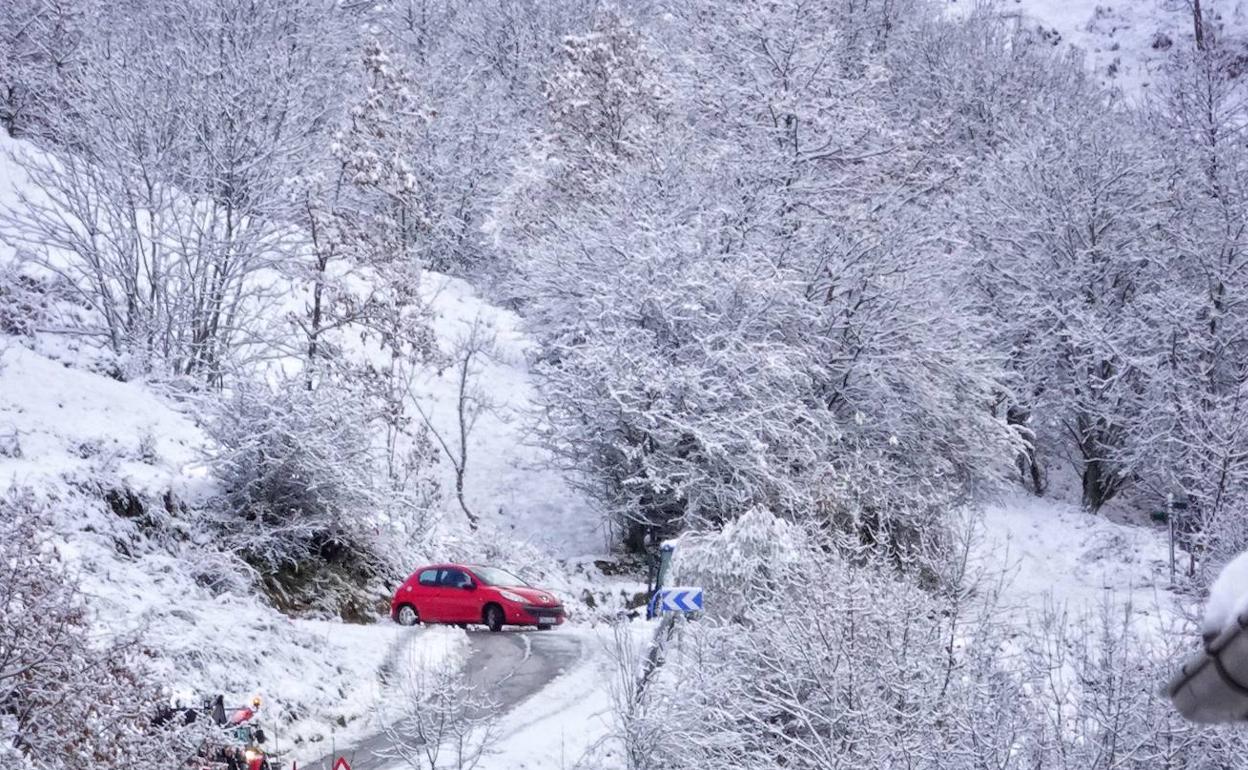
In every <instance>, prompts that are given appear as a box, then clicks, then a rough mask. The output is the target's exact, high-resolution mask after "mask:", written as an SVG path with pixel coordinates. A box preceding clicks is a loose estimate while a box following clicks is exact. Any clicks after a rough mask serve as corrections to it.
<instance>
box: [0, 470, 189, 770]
mask: <svg viewBox="0 0 1248 770" xmlns="http://www.w3.org/2000/svg"><path fill="white" fill-rule="evenodd" d="M47 531H48V523H47V520H46V511H44V510H42V509H41V504H40V503H38V502H37V501H36V500H35V498H34V497H33V495H31V494H30V493H24V492H18V491H14V490H9V491H8V492H5V493H3V494H2V495H0V761H3V762H4V764H5V765H6V766H8V767H20V768H32V770H70V768H80V767H91V766H110V767H117V766H124V765H126V764H130V763H133V762H135V761H142V762H148V763H152V764H155V765H159V766H162V767H180V766H181V765H182V763H183V762H185V761H186V760H188V759H190V758H191V757H192V756H193V755H194V753H195V751H196V749H197V747H198V742H199V741H198V737H199V736H198V734H196V733H194V732H193V731H188V730H185V729H183V726H182V725H167V726H166V727H163V728H158V727H156V726H154V725H153V724H152V720H153V718H154V717H155V716H156V708H157V706H158V702H159V688H158V687H157V684H156V682H157V679H156V677H155V674H154V673H153V672H152V671H151V670H150V669H149V668H148V665H147V662H146V659H145V655H144V650H143V647H142V645H141V643H140V642H139V640H138V639H135V638H117V637H112V636H108V635H102V634H101V633H100V630H99V628H98V626H97V624H96V622H95V620H94V619H93V617H92V615H91V610H90V607H89V605H88V602H87V601H86V600H85V598H84V597H83V596H82V594H81V593H79V591H78V588H77V585H76V581H75V579H74V576H73V574H72V573H71V572H70V571H69V570H68V568H67V567H66V566H65V565H64V564H62V563H61V561H60V559H59V558H58V556H57V552H56V549H55V547H54V545H53V543H52V541H51V539H50V538H49V537H48V535H47Z"/></svg>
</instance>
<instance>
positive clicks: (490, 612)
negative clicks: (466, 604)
mask: <svg viewBox="0 0 1248 770" xmlns="http://www.w3.org/2000/svg"><path fill="white" fill-rule="evenodd" d="M503 620H504V618H503V608H502V607H499V606H498V605H497V604H487V605H486V607H485V624H486V625H487V626H489V627H490V630H491V631H502V630H503Z"/></svg>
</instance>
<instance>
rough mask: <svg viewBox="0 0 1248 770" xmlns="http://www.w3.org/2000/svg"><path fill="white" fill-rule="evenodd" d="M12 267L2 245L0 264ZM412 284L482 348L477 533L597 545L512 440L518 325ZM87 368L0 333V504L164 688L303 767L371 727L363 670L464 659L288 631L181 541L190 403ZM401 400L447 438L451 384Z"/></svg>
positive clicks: (203, 473)
mask: <svg viewBox="0 0 1248 770" xmlns="http://www.w3.org/2000/svg"><path fill="white" fill-rule="evenodd" d="M0 145H3V146H2V147H0V205H4V204H6V203H7V204H12V203H13V202H14V201H15V200H16V199H17V196H18V194H19V193H26V194H31V195H37V191H34V190H30V189H27V187H28V185H27V183H26V181H25V177H24V175H23V174H22V173H21V171H20V169H19V168H18V167H17V166H16V165H15V164H14V163H13V162H12V160H11V159H10V158H9V157H8V156H7V154H5V152H6V151H14V150H16V151H21V152H36V150H35V149H34V148H32V147H30V146H29V145H26V144H25V143H22V142H17V141H14V140H12V139H9V138H7V137H5V136H4V135H3V132H0ZM16 256H17V255H16V254H15V252H14V251H13V250H12V249H11V248H8V247H0V269H4V268H6V267H11V266H12V265H13V264H14V260H15V257H16ZM425 290H426V292H427V297H428V299H429V301H430V303H431V307H432V309H433V312H434V314H435V319H434V324H435V331H436V334H437V336H438V341H439V344H440V345H442V346H443V347H444V348H445V349H447V350H450V349H451V348H452V347H453V345H454V341H455V339H456V337H457V335H459V334H461V333H462V332H463V330H464V329H465V328H466V327H468V326H470V325H471V324H472V322H473V321H474V320H475V319H480V320H481V322H482V323H483V324H485V325H486V326H488V327H490V328H491V329H493V331H494V333H495V334H496V336H497V345H496V353H495V354H494V355H493V356H492V357H491V358H489V359H488V360H483V361H482V362H481V364H480V371H479V373H478V378H477V382H478V384H479V386H480V387H481V388H482V389H483V391H484V393H485V395H486V397H487V399H488V400H489V401H490V402H491V403H492V404H493V405H494V407H493V408H492V409H490V410H488V411H486V412H485V413H483V414H482V415H481V417H480V419H479V421H478V423H477V425H476V427H475V429H474V431H473V433H472V434H471V439H470V447H469V449H470V452H469V456H470V460H469V462H470V465H469V468H468V472H467V475H466V498H467V500H468V502H469V504H470V505H471V506H472V507H473V508H474V509H476V510H477V511H479V512H480V513H481V514H482V518H483V520H484V521H485V522H486V523H487V524H488V525H489V526H490V528H491V529H493V530H495V531H499V532H502V533H504V534H505V535H506V536H508V537H511V538H514V539H516V540H518V541H525V542H528V543H531V544H532V547H529V548H527V549H525V550H524V553H525V555H526V557H531V558H532V559H534V560H538V559H543V560H547V561H550V562H551V565H550V567H548V569H550V568H553V558H552V557H553V556H570V555H581V554H586V553H593V552H596V551H599V550H601V545H602V538H601V537H600V535H599V532H598V531H597V528H596V522H597V520H598V519H597V516H596V513H595V512H594V510H593V509H592V507H591V505H590V503H589V502H588V501H587V500H586V499H585V498H584V497H583V496H582V495H580V494H578V493H577V492H576V491H575V490H573V489H572V488H571V487H570V486H569V485H568V484H567V482H566V481H565V479H564V477H563V476H562V474H561V473H560V472H559V471H557V470H554V469H553V468H552V467H551V464H550V463H549V462H547V457H546V456H545V455H544V453H543V451H542V450H541V449H540V448H538V447H536V446H534V445H532V444H531V443H530V442H529V440H528V436H529V429H530V422H531V420H532V419H533V418H534V417H535V416H536V413H535V410H534V401H535V385H534V383H533V382H532V379H531V377H530V374H529V371H528V367H527V361H526V355H527V352H528V349H529V347H530V344H531V343H530V342H529V341H528V339H527V338H526V337H525V335H524V334H523V333H522V332H521V331H520V323H519V319H518V318H517V317H516V316H515V315H514V314H513V313H510V312H509V311H506V310H503V309H501V308H498V307H495V306H493V305H491V304H490V303H489V302H488V301H487V300H485V299H484V298H482V297H481V296H480V295H479V294H477V293H476V292H475V291H474V290H473V289H472V287H471V286H469V285H468V284H466V283H464V282H463V281H459V280H456V279H452V278H448V277H446V276H442V275H437V274H427V275H426V280H425ZM283 310H284V309H283V308H282V307H274V309H273V313H274V315H275V316H277V315H280V313H282V312H283ZM274 323H275V325H276V324H278V323H280V319H279V318H275V319H274ZM96 360H97V357H96V351H95V349H94V348H93V347H92V346H90V345H88V344H85V343H82V342H80V341H77V340H76V339H75V338H74V337H72V336H70V335H64V334H58V333H51V332H47V331H41V332H39V333H37V334H35V335H34V336H23V337H20V338H19V337H13V336H5V335H4V334H0V492H3V491H4V490H6V489H7V488H10V487H16V488H21V489H27V490H30V491H31V492H32V494H33V495H34V496H35V497H36V498H37V499H38V500H40V501H42V502H43V503H44V504H45V506H46V507H47V509H48V510H49V511H50V514H51V518H52V521H51V524H50V528H51V531H49V532H47V533H46V534H47V535H48V536H49V537H50V538H51V539H52V541H53V543H54V544H55V546H56V548H57V550H58V551H59V552H60V554H61V556H62V558H63V560H64V561H65V563H66V564H67V565H68V567H69V569H70V570H71V572H73V573H74V574H75V575H77V576H78V578H79V579H80V581H81V584H82V587H83V591H84V594H85V595H86V597H87V600H88V604H89V605H90V607H91V608H92V609H93V611H94V614H95V617H96V618H97V621H98V623H99V624H100V626H101V629H102V630H103V631H105V632H108V633H121V632H128V631H140V632H141V633H142V636H143V642H144V645H145V647H146V648H147V649H150V651H151V652H152V659H153V661H154V663H155V665H156V666H157V668H158V669H159V670H160V671H162V672H163V674H164V677H165V680H166V683H167V684H168V686H169V688H170V690H171V692H172V691H193V692H195V693H201V694H202V693H211V692H223V693H226V695H227V697H228V698H229V699H231V700H237V701H238V702H242V701H243V700H244V699H245V698H247V697H248V696H250V695H251V694H253V693H261V694H263V695H265V696H266V700H267V701H268V703H269V705H268V706H267V707H266V708H267V710H268V716H267V721H268V722H269V723H270V724H273V725H276V726H277V727H278V730H277V731H276V732H277V738H278V741H279V744H280V745H281V746H283V747H286V748H291V747H292V745H293V744H296V743H298V744H301V745H302V746H304V747H305V748H304V749H303V750H302V751H300V752H299V753H307V754H309V755H315V754H317V753H318V752H317V751H314V750H310V749H308V748H307V747H310V746H311V745H312V744H313V743H316V744H319V748H325V747H326V744H325V743H323V742H325V741H331V740H337V741H341V742H349V741H350V740H351V739H352V736H353V734H357V733H360V732H366V731H369V730H372V729H374V727H373V726H372V725H369V724H368V715H369V714H370V712H371V711H372V710H373V707H374V706H375V700H376V698H377V697H378V692H377V688H376V686H375V685H376V682H377V675H378V671H379V669H381V668H382V667H383V666H385V665H387V663H388V661H390V660H391V659H392V658H393V656H394V655H396V654H398V653H399V652H401V651H403V650H405V649H407V648H409V647H412V646H414V647H415V648H416V649H417V650H418V651H419V653H420V655H421V657H422V658H423V659H427V660H430V661H436V660H440V659H444V658H446V657H447V656H458V655H462V654H463V653H464V652H465V638H464V635H463V633H462V632H461V631H459V630H458V629H435V630H433V631H416V632H411V631H408V630H407V629H402V628H399V627H397V626H394V625H391V624H389V623H388V622H386V623H381V624H377V625H370V626H352V625H346V624H343V623H340V622H333V621H312V620H296V619H291V618H288V617H286V616H284V615H282V614H281V613H279V612H278V611H276V610H275V609H274V608H272V607H271V606H269V605H268V604H267V603H266V602H265V601H264V600H263V599H262V598H260V597H259V596H256V595H254V594H253V592H252V589H251V587H250V583H249V581H248V580H247V579H246V577H245V576H244V575H241V574H238V565H237V564H236V563H235V562H232V561H230V560H228V559H226V558H224V557H222V556H221V555H220V554H219V553H218V552H217V551H216V550H215V549H213V548H211V547H205V546H206V545H210V544H205V543H197V542H194V540H193V538H194V537H196V535H195V534H194V533H195V531H196V530H195V529H194V528H193V527H190V526H187V525H186V519H187V517H188V516H189V512H190V511H193V510H194V509H195V507H196V506H198V505H200V504H201V503H202V502H203V501H204V500H206V499H207V497H208V496H209V495H211V494H212V493H213V491H214V489H215V486H216V482H215V481H214V480H213V478H212V477H211V474H210V472H209V468H208V464H207V462H206V460H207V458H208V457H210V456H211V454H212V453H213V451H214V447H213V445H212V441H211V439H210V437H209V436H208V434H207V433H206V432H205V430H204V429H203V428H202V427H201V426H200V425H199V424H197V421H196V413H197V408H196V403H195V401H194V399H192V398H191V397H189V396H187V395H186V394H184V393H183V394H178V393H173V392H166V391H164V390H162V388H161V386H159V385H157V384H152V383H145V382H142V381H129V382H122V381H119V380H117V379H114V378H113V377H110V376H108V375H107V374H106V373H103V372H106V371H107V367H99V366H96V364H95V362H96ZM415 395H416V397H417V398H418V399H419V401H420V403H421V405H422V408H423V409H424V410H425V411H426V412H427V413H428V414H429V415H430V418H431V420H432V421H433V423H434V425H435V426H436V427H438V428H439V429H445V430H447V431H448V432H450V431H452V430H453V429H454V421H455V398H456V395H457V382H456V380H455V377H454V372H452V371H445V372H437V371H430V372H428V373H427V374H426V376H424V377H423V379H422V380H421V381H420V382H419V383H418V384H417V387H416V393H415ZM437 472H438V473H439V474H441V476H442V480H443V482H444V485H445V488H446V494H444V495H443V500H442V503H441V504H442V505H443V506H444V514H445V515H444V516H443V517H442V518H443V522H444V524H443V527H444V529H445V530H446V531H445V532H444V533H443V537H444V538H445V540H446V542H447V543H451V544H457V547H461V548H464V547H465V546H463V543H464V542H465V541H466V540H467V539H469V537H470V535H469V533H467V531H466V528H465V526H464V524H463V516H462V513H461V512H460V511H459V509H458V504H457V502H456V499H455V495H454V494H453V492H452V490H453V486H454V474H453V471H452V468H451V465H450V463H448V462H445V461H443V462H441V463H440V464H439V465H438V467H437ZM439 556H441V554H413V555H412V558H413V560H417V559H424V558H436V557H439ZM572 598H575V597H572Z"/></svg>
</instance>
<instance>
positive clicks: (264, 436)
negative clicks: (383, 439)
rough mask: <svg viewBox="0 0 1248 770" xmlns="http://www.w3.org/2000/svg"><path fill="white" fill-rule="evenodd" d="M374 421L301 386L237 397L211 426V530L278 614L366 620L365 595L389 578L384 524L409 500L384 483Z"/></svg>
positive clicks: (330, 391) (341, 396)
mask: <svg viewBox="0 0 1248 770" xmlns="http://www.w3.org/2000/svg"><path fill="white" fill-rule="evenodd" d="M369 417H370V416H369V414H368V412H367V411H366V408H365V405H364V404H362V403H361V399H360V397H359V396H358V395H357V394H354V393H352V392H351V391H348V390H345V389H338V388H336V387H333V386H330V385H325V386H322V387H320V388H318V389H315V390H309V389H308V388H307V387H306V386H305V384H304V383H303V382H302V381H301V380H300V381H289V382H285V383H283V384H281V385H279V386H278V387H276V388H275V389H271V388H269V387H267V386H263V385H254V386H248V387H242V388H239V389H238V390H237V391H236V393H235V394H234V396H233V397H232V398H231V399H230V400H229V401H228V402H227V403H225V404H224V405H223V406H222V408H221V410H220V412H219V414H218V415H217V417H216V419H215V421H214V422H213V423H212V424H211V425H210V427H209V431H210V433H211V434H212V436H213V438H214V439H215V440H216V441H217V442H218V443H219V445H220V453H219V455H218V456H217V457H216V458H214V460H213V469H214V473H215V474H216V476H217V477H218V478H219V479H220V481H221V487H222V490H223V491H222V493H221V494H220V496H219V497H218V498H217V499H216V500H215V501H214V503H213V506H212V508H213V510H212V511H211V513H210V514H209V515H208V516H207V521H208V523H209V526H210V528H211V529H212V531H213V533H214V534H215V537H216V539H217V541H218V542H219V543H220V544H221V545H222V546H223V547H224V548H226V549H227V550H230V551H233V552H236V553H238V554H239V555H241V556H242V557H243V558H244V559H245V560H246V561H247V562H248V563H249V564H251V565H252V567H254V568H255V569H256V570H257V572H258V573H259V574H260V576H261V577H262V579H263V581H264V584H265V586H266V588H267V589H268V590H269V592H270V594H271V596H272V597H273V598H274V600H275V601H276V602H277V603H278V605H279V606H285V607H288V608H292V609H307V608H312V609H318V610H324V611H343V612H348V613H363V614H368V612H369V611H370V608H369V606H368V603H367V600H364V601H363V602H361V597H360V596H359V594H360V591H361V589H364V588H365V587H369V586H372V584H373V583H374V581H375V580H377V579H379V578H381V577H383V576H387V575H388V574H389V572H390V570H391V565H390V563H389V553H388V550H387V547H386V545H385V543H386V541H385V540H384V538H383V531H382V528H383V526H385V523H386V518H385V517H386V514H387V513H391V512H396V511H397V510H398V509H399V508H401V506H403V505H404V504H405V503H407V502H410V501H409V500H407V499H405V498H404V497H403V496H402V495H401V494H400V495H397V496H395V495H394V494H393V493H394V490H390V489H387V488H385V487H384V485H383V484H382V483H381V479H382V474H381V473H379V471H378V467H377V465H378V463H379V460H380V458H379V453H378V451H377V447H376V446H375V443H374V439H373V435H372V433H371V431H370V429H369V427H370V420H369ZM404 513H408V514H409V515H411V514H412V513H418V511H417V512H404ZM373 587H375V586H373Z"/></svg>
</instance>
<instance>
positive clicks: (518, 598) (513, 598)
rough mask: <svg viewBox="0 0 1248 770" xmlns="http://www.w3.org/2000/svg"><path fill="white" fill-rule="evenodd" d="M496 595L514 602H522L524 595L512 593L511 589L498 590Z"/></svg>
mask: <svg viewBox="0 0 1248 770" xmlns="http://www.w3.org/2000/svg"><path fill="white" fill-rule="evenodd" d="M498 595H499V596H501V597H503V598H504V599H506V600H507V601H509V602H515V603H516V604H524V597H523V596H521V595H520V594H513V593H512V592H511V591H499V592H498Z"/></svg>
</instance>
